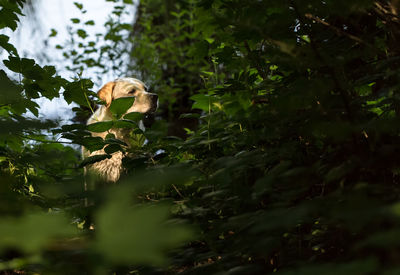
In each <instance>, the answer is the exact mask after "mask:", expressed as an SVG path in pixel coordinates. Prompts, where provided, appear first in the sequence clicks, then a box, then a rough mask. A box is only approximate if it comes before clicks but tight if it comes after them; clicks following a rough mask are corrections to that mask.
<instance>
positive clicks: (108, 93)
mask: <svg viewBox="0 0 400 275" xmlns="http://www.w3.org/2000/svg"><path fill="white" fill-rule="evenodd" d="M114 86H115V82H108V83H107V84H105V85H104V86H103V87H102V88H101V89H100V91H98V92H97V96H98V97H99V98H100V99H101V100H103V101H104V102H105V103H106V106H107V107H108V106H110V104H111V101H112V94H113V90H114Z"/></svg>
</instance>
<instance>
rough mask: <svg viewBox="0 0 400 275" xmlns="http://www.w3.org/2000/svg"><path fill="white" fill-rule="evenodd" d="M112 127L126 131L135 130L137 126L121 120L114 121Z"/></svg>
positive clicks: (131, 122)
mask: <svg viewBox="0 0 400 275" xmlns="http://www.w3.org/2000/svg"><path fill="white" fill-rule="evenodd" d="M114 127H115V128H126V129H129V128H137V127H138V125H137V124H136V123H135V122H133V121H130V120H125V119H123V120H117V121H115V122H114Z"/></svg>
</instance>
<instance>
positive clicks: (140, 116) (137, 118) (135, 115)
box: [124, 112, 144, 122]
mask: <svg viewBox="0 0 400 275" xmlns="http://www.w3.org/2000/svg"><path fill="white" fill-rule="evenodd" d="M143 117H144V114H142V113H138V112H132V113H128V114H126V115H124V119H128V120H132V121H135V122H139V121H141V120H142V119H143Z"/></svg>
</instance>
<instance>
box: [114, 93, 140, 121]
mask: <svg viewBox="0 0 400 275" xmlns="http://www.w3.org/2000/svg"><path fill="white" fill-rule="evenodd" d="M134 101H135V98H134V97H122V98H117V99H114V100H113V101H112V103H111V105H110V111H111V112H112V113H113V114H114V116H115V117H116V118H117V119H119V118H120V117H121V116H122V115H123V114H125V113H126V111H127V110H128V109H129V108H130V107H131V106H132V105H133V102H134Z"/></svg>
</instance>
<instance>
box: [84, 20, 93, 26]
mask: <svg viewBox="0 0 400 275" xmlns="http://www.w3.org/2000/svg"><path fill="white" fill-rule="evenodd" d="M85 25H88V26H94V25H95V23H94V21H93V20H89V21H86V22H85Z"/></svg>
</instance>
